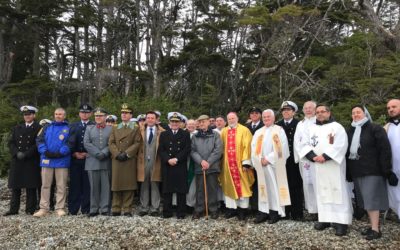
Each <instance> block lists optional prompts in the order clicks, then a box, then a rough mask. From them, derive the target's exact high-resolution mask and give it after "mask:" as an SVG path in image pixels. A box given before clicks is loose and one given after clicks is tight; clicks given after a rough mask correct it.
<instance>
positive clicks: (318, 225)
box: [314, 222, 331, 231]
mask: <svg viewBox="0 0 400 250" xmlns="http://www.w3.org/2000/svg"><path fill="white" fill-rule="evenodd" d="M330 226H331V223H328V222H316V223H315V224H314V229H315V230H318V231H322V230H324V229H326V228H328V227H330Z"/></svg>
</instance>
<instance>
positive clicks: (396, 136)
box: [385, 99, 400, 216]
mask: <svg viewBox="0 0 400 250" xmlns="http://www.w3.org/2000/svg"><path fill="white" fill-rule="evenodd" d="M386 107H387V111H388V114H389V117H390V118H389V123H388V124H386V125H385V129H386V131H387V135H388V138H389V142H390V146H391V148H392V169H393V173H391V174H390V175H389V176H388V181H389V186H388V194H389V207H390V208H391V209H392V210H393V211H394V212H395V213H396V214H397V216H400V187H399V185H398V176H400V154H399V152H400V126H399V124H400V100H399V99H392V100H390V101H389V102H388V103H387V105H386Z"/></svg>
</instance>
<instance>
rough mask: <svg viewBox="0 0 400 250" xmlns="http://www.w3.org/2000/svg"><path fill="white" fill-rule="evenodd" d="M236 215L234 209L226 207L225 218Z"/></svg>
mask: <svg viewBox="0 0 400 250" xmlns="http://www.w3.org/2000/svg"><path fill="white" fill-rule="evenodd" d="M236 215H237V211H236V210H235V209H226V212H225V218H226V219H230V218H233V217H235V216H236Z"/></svg>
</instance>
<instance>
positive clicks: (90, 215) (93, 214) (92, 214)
mask: <svg viewBox="0 0 400 250" xmlns="http://www.w3.org/2000/svg"><path fill="white" fill-rule="evenodd" d="M97 215H99V213H97V212H96V213H89V214H88V217H95V216H97Z"/></svg>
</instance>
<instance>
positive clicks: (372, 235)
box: [365, 229, 382, 240]
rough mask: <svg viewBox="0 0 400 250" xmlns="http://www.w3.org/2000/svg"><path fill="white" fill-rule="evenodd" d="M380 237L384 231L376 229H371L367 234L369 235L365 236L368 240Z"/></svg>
mask: <svg viewBox="0 0 400 250" xmlns="http://www.w3.org/2000/svg"><path fill="white" fill-rule="evenodd" d="M380 237H382V232H381V231H379V232H377V231H375V230H372V229H371V230H370V231H369V232H368V234H367V236H366V237H365V239H366V240H375V239H379V238H380Z"/></svg>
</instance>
